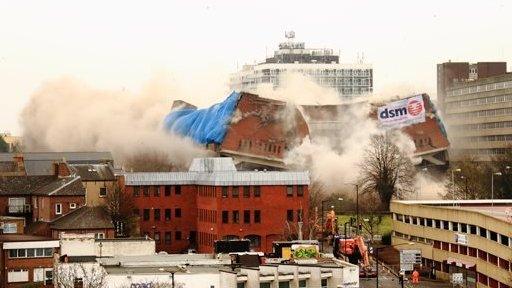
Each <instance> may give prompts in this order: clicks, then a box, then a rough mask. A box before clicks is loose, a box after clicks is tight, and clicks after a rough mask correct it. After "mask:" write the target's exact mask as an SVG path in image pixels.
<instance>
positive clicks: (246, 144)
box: [238, 139, 288, 155]
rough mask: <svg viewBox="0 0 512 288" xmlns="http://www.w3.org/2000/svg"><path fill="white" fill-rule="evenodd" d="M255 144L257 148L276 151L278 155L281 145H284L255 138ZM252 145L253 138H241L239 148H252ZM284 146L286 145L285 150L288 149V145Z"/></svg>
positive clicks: (270, 151) (271, 151)
mask: <svg viewBox="0 0 512 288" xmlns="http://www.w3.org/2000/svg"><path fill="white" fill-rule="evenodd" d="M254 146H255V148H256V149H258V150H260V151H263V152H268V153H274V154H277V155H279V154H281V147H283V146H282V145H276V144H273V143H267V142H266V141H261V140H255V144H254ZM252 147H253V145H252V140H251V139H241V140H239V141H238V149H242V150H252ZM284 147H285V148H284V149H285V150H288V148H287V146H286V145H285V146H284Z"/></svg>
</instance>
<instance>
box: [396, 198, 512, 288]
mask: <svg viewBox="0 0 512 288" xmlns="http://www.w3.org/2000/svg"><path fill="white" fill-rule="evenodd" d="M390 210H391V212H392V213H393V230H394V231H393V236H392V243H393V244H394V245H397V244H403V243H409V242H412V243H414V244H413V245H412V246H409V245H408V246H407V247H408V248H407V249H420V250H421V254H422V264H423V266H424V267H426V268H430V269H431V270H432V271H434V273H435V275H436V276H437V277H439V278H444V279H448V278H450V277H451V276H452V275H453V274H454V273H462V275H463V285H464V287H468V288H471V287H492V288H509V287H512V278H511V275H512V266H511V261H512V238H511V237H512V200H459V201H452V200H450V201H448V200H446V201H445V200H432V201H393V202H392V203H391V206H390Z"/></svg>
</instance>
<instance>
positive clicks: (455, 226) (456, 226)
mask: <svg viewBox="0 0 512 288" xmlns="http://www.w3.org/2000/svg"><path fill="white" fill-rule="evenodd" d="M452 231H455V232H458V231H459V223H458V222H452Z"/></svg>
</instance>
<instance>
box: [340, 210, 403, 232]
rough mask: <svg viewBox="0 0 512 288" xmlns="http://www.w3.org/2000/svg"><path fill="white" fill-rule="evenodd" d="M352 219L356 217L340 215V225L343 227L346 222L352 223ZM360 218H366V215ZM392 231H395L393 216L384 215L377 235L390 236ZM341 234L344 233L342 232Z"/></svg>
mask: <svg viewBox="0 0 512 288" xmlns="http://www.w3.org/2000/svg"><path fill="white" fill-rule="evenodd" d="M350 217H354V218H355V215H338V225H342V226H343V224H344V223H345V222H349V221H350ZM360 217H361V219H364V218H365V216H364V215H360ZM391 231H393V219H392V218H391V215H384V216H383V218H382V222H380V224H379V226H378V227H377V229H376V232H377V233H376V234H380V235H386V234H390V233H391ZM340 232H341V233H343V232H342V231H340Z"/></svg>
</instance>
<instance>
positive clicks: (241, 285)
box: [236, 282, 245, 288]
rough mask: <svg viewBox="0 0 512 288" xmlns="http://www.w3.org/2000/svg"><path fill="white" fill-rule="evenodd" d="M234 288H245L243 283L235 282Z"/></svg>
mask: <svg viewBox="0 0 512 288" xmlns="http://www.w3.org/2000/svg"><path fill="white" fill-rule="evenodd" d="M236 288H245V282H237V283H236Z"/></svg>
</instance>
